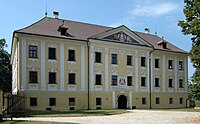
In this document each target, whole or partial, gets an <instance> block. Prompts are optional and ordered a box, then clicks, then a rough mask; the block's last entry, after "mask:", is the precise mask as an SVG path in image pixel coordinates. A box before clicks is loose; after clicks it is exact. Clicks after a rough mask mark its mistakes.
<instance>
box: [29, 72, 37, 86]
mask: <svg viewBox="0 0 200 124" xmlns="http://www.w3.org/2000/svg"><path fill="white" fill-rule="evenodd" d="M29 83H38V76H37V71H30V72H29Z"/></svg>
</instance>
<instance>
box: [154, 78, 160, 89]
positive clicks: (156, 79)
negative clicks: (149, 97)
mask: <svg viewBox="0 0 200 124" xmlns="http://www.w3.org/2000/svg"><path fill="white" fill-rule="evenodd" d="M155 87H160V84H159V78H155Z"/></svg>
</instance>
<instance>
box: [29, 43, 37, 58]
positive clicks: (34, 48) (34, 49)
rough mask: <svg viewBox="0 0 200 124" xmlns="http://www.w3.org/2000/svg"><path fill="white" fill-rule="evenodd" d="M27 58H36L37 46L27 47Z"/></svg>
mask: <svg viewBox="0 0 200 124" xmlns="http://www.w3.org/2000/svg"><path fill="white" fill-rule="evenodd" d="M29 58H37V46H33V45H29Z"/></svg>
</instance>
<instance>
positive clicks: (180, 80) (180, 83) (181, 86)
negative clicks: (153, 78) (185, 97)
mask: <svg viewBox="0 0 200 124" xmlns="http://www.w3.org/2000/svg"><path fill="white" fill-rule="evenodd" d="M179 88H183V79H179Z"/></svg>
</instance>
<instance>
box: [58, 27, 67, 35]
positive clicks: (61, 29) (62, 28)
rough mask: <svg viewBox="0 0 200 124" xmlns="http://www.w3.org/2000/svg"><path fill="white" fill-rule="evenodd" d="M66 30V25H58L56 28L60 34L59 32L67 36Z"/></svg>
mask: <svg viewBox="0 0 200 124" xmlns="http://www.w3.org/2000/svg"><path fill="white" fill-rule="evenodd" d="M67 30H68V28H67V27H64V26H60V27H59V28H58V31H60V34H61V35H65V36H67Z"/></svg>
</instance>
